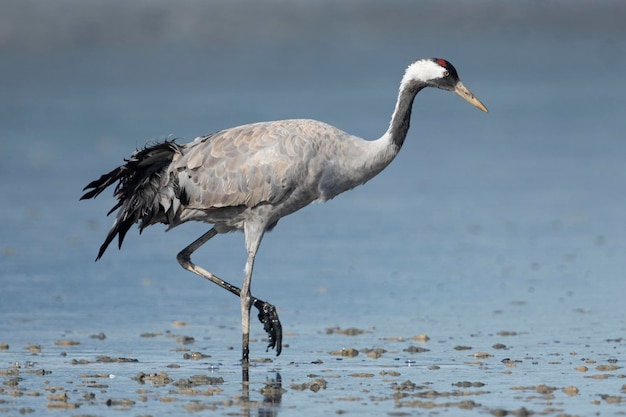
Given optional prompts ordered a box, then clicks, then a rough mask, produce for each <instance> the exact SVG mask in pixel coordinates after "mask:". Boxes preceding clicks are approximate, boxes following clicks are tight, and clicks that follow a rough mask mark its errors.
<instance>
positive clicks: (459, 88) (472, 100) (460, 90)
mask: <svg viewBox="0 0 626 417" xmlns="http://www.w3.org/2000/svg"><path fill="white" fill-rule="evenodd" d="M452 91H453V92H454V93H455V94H456V95H457V96H459V97H461V98H462V99H463V100H465V101H467V102H468V103H469V104H471V105H472V106H474V107H476V108H477V109H479V110H482V111H484V112H485V113H486V112H487V111H488V110H487V107H485V105H484V104H483V103H481V102H480V100H478V99H477V98H476V96H475V95H474V94H472V92H471V91H470V90H468V89H467V87H465V86H464V85H463V83H461V81H459V82H457V83H456V85H455V86H454V90H452Z"/></svg>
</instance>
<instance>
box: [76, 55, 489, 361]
mask: <svg viewBox="0 0 626 417" xmlns="http://www.w3.org/2000/svg"><path fill="white" fill-rule="evenodd" d="M429 86H431V87H438V88H441V89H445V90H449V91H453V92H455V93H456V94H458V95H460V96H461V97H463V98H464V99H465V100H467V101H468V102H470V103H471V104H473V105H474V106H476V107H478V108H479V109H480V110H483V111H487V109H486V108H485V107H484V105H483V104H482V103H480V101H478V99H476V98H475V97H474V96H473V95H472V94H471V93H470V92H469V91H468V90H467V89H466V88H465V87H464V86H463V85H462V84H461V82H460V81H459V80H458V75H457V73H456V70H455V69H454V67H453V66H452V65H451V64H450V63H448V62H447V61H444V60H441V59H425V60H419V61H416V62H414V63H413V64H411V65H410V66H409V67H408V68H407V71H406V72H405V75H404V77H403V79H402V82H401V84H400V92H399V96H398V101H397V103H396V107H395V110H394V112H393V115H392V118H391V123H390V125H389V128H388V129H387V131H386V132H385V133H384V134H383V135H382V136H381V137H380V138H379V139H377V140H371V141H368V140H364V139H361V138H358V137H356V136H353V135H350V134H348V133H346V132H344V131H342V130H339V129H337V128H335V127H333V126H330V125H328V124H326V123H323V122H319V121H315V120H307V119H294V120H280V121H273V122H261V123H253V124H248V125H244V126H239V127H234V128H231V129H226V130H221V131H218V132H215V133H213V134H210V135H207V136H201V137H199V138H197V139H196V140H194V141H193V142H190V143H187V144H184V145H179V144H177V143H175V142H173V141H170V142H164V143H160V144H156V145H152V146H148V147H146V148H144V149H142V150H140V151H138V152H136V153H135V154H134V155H133V156H132V157H131V158H130V159H128V160H127V161H126V164H125V165H122V166H120V167H118V168H116V169H114V170H113V171H111V172H109V173H108V174H105V175H103V176H102V177H100V178H99V179H98V180H96V181H93V182H92V183H90V184H89V185H88V186H87V187H85V189H89V188H90V189H91V191H89V192H87V193H86V194H85V195H84V196H83V197H82V198H93V197H96V196H97V195H98V194H100V193H101V192H102V191H103V190H104V189H105V188H107V187H108V186H110V185H111V184H113V183H115V182H118V184H117V186H116V190H115V195H116V197H117V199H118V203H117V204H116V205H115V206H114V207H113V209H112V210H111V212H113V211H115V210H116V209H119V211H118V213H117V216H116V219H115V222H114V224H113V226H112V227H111V230H110V231H109V233H108V235H107V237H106V239H105V242H104V244H103V245H102V246H101V248H100V252H99V253H98V257H97V259H99V258H100V257H101V256H102V255H103V253H104V251H105V250H106V248H107V247H108V245H109V244H110V243H111V241H112V240H113V239H114V238H115V237H116V236H117V237H118V240H119V246H121V245H122V241H123V239H124V236H125V235H126V232H127V231H128V230H129V228H130V227H131V226H132V225H133V224H135V223H138V224H139V227H140V230H141V229H143V228H145V227H146V226H149V225H151V224H155V223H164V224H166V225H168V227H169V228H172V227H175V226H177V225H179V224H182V223H185V222H188V221H201V222H205V223H210V224H213V228H211V229H210V230H209V231H208V232H207V233H205V234H204V235H202V236H201V237H200V238H199V239H197V240H196V241H194V242H193V243H192V244H191V245H189V246H188V247H187V248H185V249H184V250H183V251H181V252H180V253H179V254H178V258H177V259H178V261H179V263H180V264H181V265H182V266H183V267H184V268H185V269H187V270H190V271H192V272H194V273H196V274H198V275H200V276H202V277H204V278H206V279H208V280H210V281H212V282H214V283H216V284H218V285H220V286H221V287H223V288H225V289H227V290H228V291H230V292H232V293H234V294H236V295H238V296H239V297H240V299H241V310H242V345H243V360H244V362H247V360H248V351H249V350H248V343H249V342H248V340H249V316H250V308H251V306H252V305H254V306H255V307H257V308H258V309H259V319H260V320H261V322H263V324H264V327H265V330H266V331H267V332H268V337H269V345H268V348H269V347H273V348H276V351H277V354H280V352H281V341H282V326H281V324H280V321H279V320H278V314H277V312H276V309H275V308H274V306H272V305H271V304H269V303H266V302H264V301H261V300H259V299H257V298H254V297H252V295H251V293H250V282H251V279H252V269H253V265H254V258H255V256H256V252H257V250H258V248H259V245H260V243H261V239H262V238H263V235H264V233H265V232H266V231H269V230H271V229H272V228H274V227H275V226H276V224H277V223H278V221H279V220H280V218H282V217H284V216H286V215H288V214H291V213H293V212H295V211H297V210H299V209H301V208H303V207H305V206H307V205H308V204H310V203H312V202H314V201H327V200H329V199H331V198H333V197H335V196H336V195H338V194H340V193H342V192H344V191H347V190H349V189H351V188H354V187H356V186H358V185H360V184H363V183H365V182H366V181H368V180H370V179H371V178H373V177H374V176H375V175H376V174H378V173H379V172H380V171H382V170H383V169H384V168H385V167H386V166H387V165H388V164H389V163H390V162H391V161H392V160H393V158H394V157H395V156H396V155H397V153H398V152H399V150H400V148H401V147H402V144H403V142H404V139H405V137H406V134H407V131H408V129H409V125H410V116H411V107H412V104H413V99H414V98H415V95H416V94H417V93H418V92H419V91H420V90H421V89H422V88H424V87H429ZM234 230H242V231H243V232H244V233H245V241H246V248H247V251H248V260H247V262H246V267H245V271H244V281H243V285H242V288H241V289H240V288H237V287H235V286H233V285H231V284H229V283H228V282H226V281H223V280H221V279H220V278H218V277H217V276H215V275H214V274H212V273H210V272H208V271H207V270H205V269H203V268H201V267H199V266H197V265H195V264H193V263H192V262H191V254H192V253H193V252H194V251H195V250H196V249H197V248H198V247H200V246H201V245H203V244H204V243H206V242H207V241H208V240H209V239H211V238H212V237H214V236H215V235H217V234H219V233H226V232H230V231H234Z"/></svg>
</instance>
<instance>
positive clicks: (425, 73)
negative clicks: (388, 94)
mask: <svg viewBox="0 0 626 417" xmlns="http://www.w3.org/2000/svg"><path fill="white" fill-rule="evenodd" d="M445 71H446V69H445V68H443V67H442V66H441V65H439V64H437V63H436V62H433V61H431V60H430V59H420V60H419V61H415V62H414V63H412V64H411V65H409V66H408V67H407V69H406V71H405V73H404V77H402V83H401V85H400V88H403V87H404V86H405V85H406V84H407V83H408V82H410V81H422V82H425V81H429V80H434V79H436V78H443V73H444V72H445Z"/></svg>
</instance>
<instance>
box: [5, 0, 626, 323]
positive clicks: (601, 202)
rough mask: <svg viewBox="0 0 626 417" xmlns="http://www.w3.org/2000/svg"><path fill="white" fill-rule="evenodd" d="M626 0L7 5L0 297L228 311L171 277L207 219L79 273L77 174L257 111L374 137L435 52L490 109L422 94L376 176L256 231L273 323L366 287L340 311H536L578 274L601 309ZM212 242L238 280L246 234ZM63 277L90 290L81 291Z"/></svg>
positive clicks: (620, 134)
mask: <svg viewBox="0 0 626 417" xmlns="http://www.w3.org/2000/svg"><path fill="white" fill-rule="evenodd" d="M625 8H626V6H625V4H624V2H623V1H618V0H616V1H609V0H605V1H594V2H589V1H576V0H568V1H549V2H543V1H508V2H502V1H496V0H477V1H476V0H472V1H434V0H433V1H403V0H391V1H385V2H379V1H373V0H360V1H356V0H354V1H328V0H318V1H299V0H296V1H284V0H272V1H264V2H258V1H245V0H231V1H200V0H183V1H177V2H170V1H158V0H149V1H148V0H142V1H133V2H128V1H122V0H109V1H94V0H80V1H78V0H56V1H53V2H51V1H35V0H3V1H2V2H1V3H0V60H1V65H0V186H1V189H2V193H3V204H2V206H1V207H0V216H1V217H2V219H3V225H2V228H1V229H0V230H1V232H0V233H1V235H0V237H1V240H0V250H1V252H0V257H1V258H2V262H1V263H0V273H1V274H2V280H3V281H6V285H5V287H4V289H3V292H2V295H0V297H2V303H0V305H1V306H2V307H0V309H1V310H0V311H2V312H3V314H17V313H14V311H15V310H14V308H13V307H12V306H14V303H15V302H17V300H23V299H24V297H32V298H29V299H31V300H32V303H33V305H36V306H38V308H43V307H44V306H47V308H53V309H60V311H68V310H72V311H77V310H78V311H80V309H81V308H82V309H86V310H87V311H89V310H90V309H93V308H95V307H94V304H92V303H93V302H94V300H93V298H100V297H104V300H105V301H103V303H109V305H111V303H113V305H118V304H119V305H120V306H122V305H127V304H129V303H132V302H133V300H134V299H135V297H136V296H137V294H138V293H137V291H136V289H129V290H128V291H125V290H121V289H120V288H122V289H123V288H126V287H125V286H128V285H131V286H132V285H135V284H137V285H138V286H141V283H143V282H146V281H145V280H146V279H149V280H153V281H148V282H154V280H156V282H158V286H157V287H158V288H159V289H160V291H161V293H159V294H161V295H162V297H163V298H162V299H161V298H157V299H159V300H162V301H161V302H162V303H163V306H170V307H168V308H174V306H180V300H181V299H186V298H185V297H190V298H191V299H193V298H194V297H199V295H198V294H204V295H206V294H211V295H214V296H215V297H217V300H219V301H220V302H223V303H224V305H227V306H229V308H231V307H232V312H233V314H232V319H233V320H234V323H235V324H236V323H237V320H238V319H237V313H236V312H237V303H234V302H232V300H231V299H230V295H227V294H223V295H222V294H218V293H216V292H213V291H211V290H212V289H211V290H209V289H207V287H206V284H205V283H204V282H200V281H201V280H199V279H195V278H193V277H187V276H184V275H185V273H184V272H183V271H181V270H180V268H179V266H178V265H177V264H176V262H175V260H174V259H175V258H174V254H175V253H177V252H178V250H180V249H181V248H182V247H184V246H185V245H187V244H188V243H189V242H190V241H191V240H193V239H195V238H196V237H197V236H198V235H200V234H201V233H202V232H203V231H204V230H205V229H204V226H202V225H197V224H196V225H184V226H182V227H181V228H179V229H177V230H176V231H172V232H169V233H168V234H164V233H163V230H162V228H160V227H159V226H156V227H153V228H150V229H148V230H146V231H145V232H144V238H143V239H139V237H138V234H136V233H129V237H128V238H127V241H126V243H125V247H124V248H123V249H124V250H122V251H121V252H117V251H116V250H115V249H110V250H109V253H107V254H106V256H105V257H104V259H103V260H102V262H99V263H98V264H95V265H94V264H93V258H94V257H95V254H96V252H97V248H98V246H99V245H100V243H101V241H102V240H103V238H104V236H105V234H106V231H107V230H108V227H109V225H110V223H111V222H112V219H111V218H106V217H105V213H106V212H107V211H108V209H109V208H110V207H111V206H112V205H113V199H112V197H111V196H110V194H108V195H102V196H101V197H100V198H99V199H97V200H95V201H88V202H81V203H79V202H78V199H79V197H80V195H81V189H82V187H83V186H84V185H86V184H87V183H88V182H90V181H91V180H93V179H95V178H97V177H98V176H100V175H101V174H102V173H104V172H107V171H109V170H110V169H112V168H114V167H115V166H117V165H119V164H120V163H122V160H123V158H125V157H128V156H130V154H131V153H132V152H133V151H134V150H135V149H137V148H140V147H142V146H144V144H146V143H147V142H150V141H155V140H163V139H166V138H181V142H184V141H187V140H192V139H193V138H194V137H196V136H198V135H203V134H207V133H210V132H212V131H216V130H219V129H223V128H227V127H231V126H234V125H239V124H245V123H250V122H254V121H260V120H271V119H282V118H300V117H306V118H314V119H320V120H323V121H326V122H328V123H331V124H333V125H336V126H337V127H339V128H341V129H344V130H346V131H349V132H351V133H354V134H356V135H360V136H362V137H364V138H368V139H374V138H377V137H379V136H380V135H381V134H382V133H383V132H384V131H385V129H386V127H387V124H388V121H389V118H390V115H391V112H392V110H393V106H394V102H395V99H396V94H397V89H398V83H399V80H400V78H401V76H402V73H403V70H404V68H405V67H406V66H407V65H408V64H409V63H410V62H411V61H413V60H415V59H417V58H421V57H429V56H436V57H442V58H446V59H448V60H449V61H451V62H452V63H453V64H454V65H455V66H456V67H457V70H458V71H459V74H460V77H461V79H462V80H463V81H464V83H465V85H467V86H468V87H469V88H470V89H471V90H472V91H473V92H474V93H475V94H476V95H477V96H478V97H479V98H480V99H481V100H482V101H483V102H484V103H485V104H486V106H487V107H488V108H489V109H490V113H488V114H481V113H480V112H478V111H476V109H474V108H472V107H471V106H468V105H467V103H464V102H463V101H462V100H459V99H458V97H454V96H451V95H449V94H444V93H443V92H441V91H423V92H422V93H420V95H419V96H418V98H417V100H416V102H415V107H414V117H413V124H412V129H411V131H410V132H409V137H408V139H407V141H406V144H405V149H403V150H402V152H401V153H400V155H399V156H398V158H397V160H396V161H394V163H393V164H392V165H391V166H390V167H389V168H388V170H387V171H385V172H384V173H382V174H381V175H380V176H379V177H377V178H376V179H374V180H373V181H372V182H371V183H370V184H367V185H366V186H365V187H361V188H359V189H357V190H354V191H353V192H351V193H349V194H347V195H345V196H342V197H340V198H338V199H337V200H336V201H332V202H330V203H329V204H325V205H323V206H322V205H316V206H314V207H310V208H307V209H306V210H305V211H303V212H302V213H298V214H296V215H294V216H291V217H289V218H286V219H283V220H282V221H281V224H280V225H279V227H278V228H277V229H276V231H275V232H273V233H272V234H271V235H270V236H271V237H267V238H266V239H265V241H264V245H263V247H262V249H261V252H260V257H259V260H258V264H257V271H258V272H257V276H255V283H254V285H255V288H256V286H257V285H258V288H260V289H261V290H262V291H263V292H262V294H261V295H260V296H262V295H264V294H274V298H273V299H272V301H274V302H275V303H277V304H278V305H280V306H282V308H283V309H284V310H283V311H286V314H289V311H290V309H291V310H293V311H297V310H298V308H299V305H298V303H297V300H298V299H300V300H302V299H303V298H306V297H322V296H326V297H330V296H331V295H332V294H334V292H333V290H337V296H338V297H340V299H342V298H341V297H345V295H346V292H345V289H344V286H345V287H346V288H351V291H352V290H353V291H360V292H358V293H357V294H356V295H354V297H353V298H354V301H352V302H351V303H353V304H352V305H350V307H351V308H352V309H353V310H352V311H354V312H359V311H362V312H368V314H382V315H383V316H384V315H385V313H382V312H381V310H380V309H381V308H383V309H387V308H388V307H389V305H405V307H403V308H406V311H404V310H402V311H399V312H398V313H399V314H404V315H406V316H407V317H414V316H415V314H416V313H415V311H414V309H415V305H416V303H417V305H419V306H423V307H427V306H430V307H431V308H433V309H434V310H432V311H433V313H432V315H433V316H434V315H435V314H436V311H437V310H436V309H437V306H440V305H442V306H447V308H451V309H453V310H454V309H455V308H457V307H455V306H459V305H463V304H464V303H468V304H471V305H474V304H477V305H482V304H481V302H483V301H485V302H487V305H488V306H489V307H485V308H492V306H491V304H489V302H491V301H492V300H494V299H497V298H498V297H504V299H509V298H513V299H516V298H524V297H530V296H531V295H532V297H534V298H536V299H537V304H538V305H541V306H545V305H546V302H547V304H549V303H550V300H553V297H557V298H558V297H561V296H562V297H572V294H580V293H581V292H584V291H587V290H589V286H590V285H591V283H592V282H593V288H594V289H596V290H597V291H600V292H598V293H594V292H591V293H589V294H591V295H590V296H589V297H592V298H593V299H594V300H595V299H602V298H603V297H609V299H610V297H611V296H612V294H615V292H614V291H612V290H614V289H616V288H620V289H623V285H624V284H623V282H625V281H626V280H624V279H623V271H624V267H626V265H625V264H624V263H625V261H624V259H623V253H624V250H626V239H625V237H624V233H623V227H624V214H623V213H624V206H625V205H626V198H625V197H624V196H625V193H624V183H625V182H626V181H625V180H626V174H625V170H624V163H623V161H624V152H625V151H626V145H625V141H624V127H625V119H626V118H625V117H624V110H625V106H624V97H625V93H626V83H625V81H624V76H623V74H625V73H626V25H624V21H626V14H625ZM146 236H148V237H146ZM222 239H223V242H232V244H230V243H229V244H224V245H222V244H215V245H209V246H210V248H207V249H206V252H205V253H204V254H203V255H198V257H200V256H204V257H205V258H204V259H207V262H208V264H209V266H210V268H209V269H211V268H214V269H215V271H216V272H220V271H224V273H223V275H224V276H231V277H237V278H233V279H232V280H233V281H234V282H239V276H240V274H241V268H242V267H243V259H244V258H243V255H244V253H243V244H242V241H241V236H235V235H234V236H232V237H231V236H229V237H223V238H222ZM233 239H234V240H233ZM212 243H213V242H212ZM203 250H204V249H203ZM286 253H288V254H289V256H288V257H286V256H285V254H286ZM200 263H202V262H200ZM180 276H184V277H183V278H180ZM172 277H176V278H175V279H176V280H178V279H183V280H185V281H184V282H185V286H178V285H176V284H173V283H172V282H171V281H172V279H173V278H172ZM174 282H178V281H174ZM363 282H365V283H366V284H364V285H362V286H361V285H360V283H363ZM107 283H114V284H115V285H107ZM357 283H359V285H357ZM577 286H578V287H577ZM35 287H37V288H38V289H39V291H37V292H33V291H32V289H33V288H35ZM407 287H408V288H412V291H409V292H406V291H403V290H402V288H407ZM67 288H73V291H74V290H75V289H76V288H82V289H84V290H85V291H90V294H91V295H96V294H97V295H98V297H92V299H90V301H89V302H87V303H86V301H85V298H83V297H72V296H69V295H68V293H66V290H67ZM103 288H107V290H106V291H111V294H109V295H111V297H113V298H106V296H105V295H106V294H107V292H106V291H104V290H103ZM383 288H385V291H389V302H390V303H391V304H387V305H386V306H385V305H384V304H383V305H382V306H381V307H380V308H379V309H375V310H373V311H371V305H369V304H368V302H367V300H368V297H371V294H374V293H376V291H377V290H379V289H381V291H382V289H383ZM394 288H396V289H394ZM485 288H489V291H485ZM577 288H579V289H580V291H576V289H577ZM172 292H180V294H177V295H176V296H175V297H167V294H169V293H172ZM183 293H184V294H183ZM276 294H278V295H276ZM329 294H330V295H329ZM622 294H623V292H622ZM505 295H506V296H505ZM450 297H453V299H455V303H449V302H447V300H448V299H449V298H450ZM454 297H456V298H454ZM222 298H223V301H222ZM270 298H271V297H270ZM534 298H533V299H534ZM87 299H89V297H87ZM112 299H114V300H116V301H114V302H113V301H112ZM59 300H63V302H60V301H59ZM153 300H154V298H153ZM359 300H361V301H359ZM402 300H404V301H406V302H405V303H403V302H402ZM585 300H587V299H586V298H585V299H581V300H580V302H581V304H586V302H587V301H585ZM583 301H584V302H583ZM615 301H616V300H615ZM342 302H345V300H343V299H342ZM81 303H86V304H85V305H83V304H81ZM289 303H292V304H291V305H290V304H289ZM359 303H360V304H359ZM589 303H591V301H589ZM192 304H193V303H192V302H190V305H192ZM451 304H452V305H451ZM601 304H602V305H604V306H607V307H606V308H609V307H608V306H615V305H614V304H611V303H610V302H608V303H601ZM324 305H328V306H330V305H333V303H332V302H328V301H325V304H324ZM621 305H622V307H620V308H619V309H618V310H619V311H621V312H623V304H621ZM442 308H443V307H442ZM599 308H603V307H602V306H599ZM140 310H141V311H145V313H143V314H146V320H153V317H151V316H150V310H149V309H140ZM425 310H427V309H425ZM425 310H421V313H420V314H431V313H426V312H425ZM121 311H127V310H125V308H124V309H121ZM459 311H461V310H459ZM12 312H13V313H12ZM204 313H205V311H204V310H203V311H202V314H204ZM20 314H28V313H27V312H21V313H20ZM120 314H122V313H120ZM138 314H139V313H138ZM319 314H322V312H319ZM354 315H357V316H358V314H354ZM354 315H353V316H354ZM458 316H463V313H459V314H458ZM113 317H114V316H113ZM296 321H297V319H296V318H295V317H291V319H290V320H289V321H286V323H287V322H291V323H294V322H296Z"/></svg>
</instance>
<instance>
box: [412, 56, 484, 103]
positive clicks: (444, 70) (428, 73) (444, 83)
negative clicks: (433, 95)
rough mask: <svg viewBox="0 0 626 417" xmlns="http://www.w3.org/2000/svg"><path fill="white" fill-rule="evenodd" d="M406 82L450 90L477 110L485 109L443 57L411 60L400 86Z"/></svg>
mask: <svg viewBox="0 0 626 417" xmlns="http://www.w3.org/2000/svg"><path fill="white" fill-rule="evenodd" d="M408 82H418V83H420V84H426V86H428V87H436V88H440V89H442V90H447V91H451V92H453V93H455V94H456V95H458V96H459V97H461V98H462V99H463V100H465V101H467V102H468V103H470V104H471V105H473V106H474V107H476V108H478V109H479V110H482V111H484V112H486V111H487V107H485V105H484V104H483V103H481V102H480V100H478V99H477V98H476V96H474V94H472V93H471V91H469V90H468V89H467V87H465V86H464V85H463V83H462V82H461V80H459V74H458V73H457V72H456V68H454V66H453V65H452V64H451V63H449V62H448V61H446V60H445V59H441V58H427V59H420V60H418V61H415V62H413V63H412V64H411V65H409V67H408V68H407V69H406V72H405V74H404V77H403V78H402V86H404V85H405V84H406V83H408Z"/></svg>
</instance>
